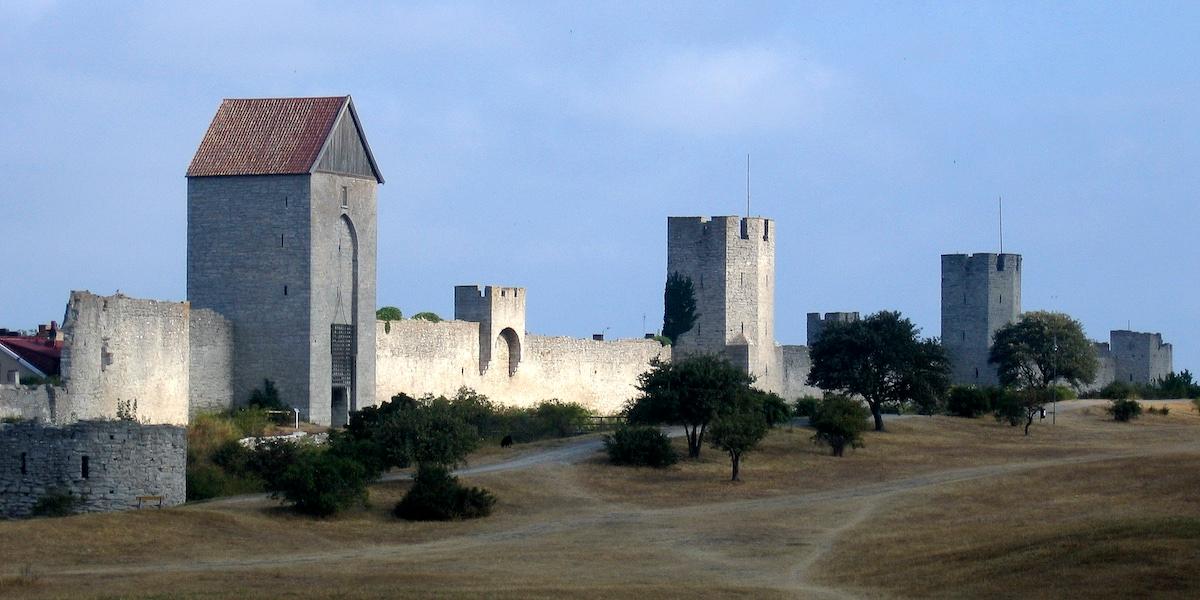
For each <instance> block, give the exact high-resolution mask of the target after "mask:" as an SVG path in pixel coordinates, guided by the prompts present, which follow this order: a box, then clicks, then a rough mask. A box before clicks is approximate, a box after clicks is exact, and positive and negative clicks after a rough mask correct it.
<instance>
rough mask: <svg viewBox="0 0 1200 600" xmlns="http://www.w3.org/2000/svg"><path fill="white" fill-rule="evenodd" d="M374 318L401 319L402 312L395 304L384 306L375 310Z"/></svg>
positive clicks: (381, 319) (402, 318)
mask: <svg viewBox="0 0 1200 600" xmlns="http://www.w3.org/2000/svg"><path fill="white" fill-rule="evenodd" d="M375 318H376V319H377V320H380V321H402V320H404V313H402V312H400V309H399V308H396V307H395V306H384V307H382V308H380V309H379V310H377V311H375Z"/></svg>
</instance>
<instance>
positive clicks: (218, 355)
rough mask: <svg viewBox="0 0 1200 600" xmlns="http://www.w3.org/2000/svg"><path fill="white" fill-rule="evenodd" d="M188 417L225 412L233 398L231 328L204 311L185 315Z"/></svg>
mask: <svg viewBox="0 0 1200 600" xmlns="http://www.w3.org/2000/svg"><path fill="white" fill-rule="evenodd" d="M188 398H189V402H188V416H189V417H194V416H196V415H197V414H199V413H202V412H216V411H222V410H228V409H229V408H230V407H232V406H233V404H234V400H235V398H234V396H233V325H232V324H231V323H230V322H229V320H228V319H226V318H225V317H222V316H221V315H219V314H217V313H215V312H213V311H211V310H208V309H206V308H193V309H192V311H191V314H189V315H188Z"/></svg>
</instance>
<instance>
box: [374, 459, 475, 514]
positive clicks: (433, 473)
mask: <svg viewBox="0 0 1200 600" xmlns="http://www.w3.org/2000/svg"><path fill="white" fill-rule="evenodd" d="M495 505H496V497H495V496H493V495H492V494H491V492H488V491H487V490H485V489H482V488H477V487H466V486H463V485H462V484H460V483H459V482H458V478H457V477H455V476H453V475H451V474H450V470H449V469H447V468H446V467H444V466H442V465H431V464H424V465H421V466H420V467H418V468H417V474H416V476H415V477H414V478H413V486H412V488H410V489H409V490H408V492H407V493H406V494H404V497H403V498H401V499H400V502H398V503H397V504H396V507H395V508H394V509H392V514H393V515H395V516H396V517H398V518H401V519H407V520H409V521H449V520H452V519H474V518H477V517H486V516H487V515H489V514H491V513H492V507H493V506H495Z"/></svg>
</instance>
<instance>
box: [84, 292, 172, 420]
mask: <svg viewBox="0 0 1200 600" xmlns="http://www.w3.org/2000/svg"><path fill="white" fill-rule="evenodd" d="M189 312H190V309H189V306H188V304H187V303H185V302H166V301H157V300H140V299H136V298H129V297H127V296H122V295H116V296H97V295H95V294H91V293H89V292H72V293H71V299H70V301H69V302H68V304H67V315H66V319H65V322H64V323H63V335H64V343H63V354H62V379H63V384H64V386H65V387H66V391H67V393H68V394H69V395H70V397H71V403H72V405H73V406H74V412H75V413H76V417H77V418H79V419H95V418H113V417H115V416H116V415H117V407H118V405H119V404H122V403H129V405H130V406H132V405H133V404H134V403H136V406H137V409H136V417H137V418H138V419H139V420H144V421H145V422H149V423H173V424H181V425H182V424H186V423H187V422H188V391H189V390H188V387H189V385H188V382H189V374H188V370H189V367H188V364H189V347H188V340H189V322H190V319H189V314H188V313H189Z"/></svg>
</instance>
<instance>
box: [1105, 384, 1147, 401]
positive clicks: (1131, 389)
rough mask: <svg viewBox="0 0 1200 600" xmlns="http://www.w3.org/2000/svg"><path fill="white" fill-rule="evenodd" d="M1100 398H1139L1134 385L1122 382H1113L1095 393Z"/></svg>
mask: <svg viewBox="0 0 1200 600" xmlns="http://www.w3.org/2000/svg"><path fill="white" fill-rule="evenodd" d="M1097 396H1098V397H1100V398H1105V399H1107V400H1132V399H1135V398H1138V397H1140V396H1141V394H1140V393H1139V390H1138V388H1137V386H1136V385H1133V384H1132V383H1126V382H1124V381H1114V382H1112V383H1110V384H1108V385H1106V386H1104V387H1102V388H1100V391H1099V392H1098V393H1097Z"/></svg>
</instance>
